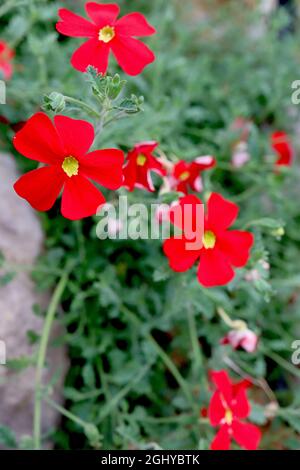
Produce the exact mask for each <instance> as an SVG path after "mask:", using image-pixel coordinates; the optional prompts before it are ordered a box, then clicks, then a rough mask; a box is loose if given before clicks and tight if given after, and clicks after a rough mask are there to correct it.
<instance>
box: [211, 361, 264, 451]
mask: <svg viewBox="0 0 300 470" xmlns="http://www.w3.org/2000/svg"><path fill="white" fill-rule="evenodd" d="M211 378H212V381H213V382H214V385H215V387H216V391H215V392H214V394H213V395H212V397H211V400H210V404H209V409H208V416H209V420H210V423H211V425H212V426H220V429H219V430H218V432H217V434H216V436H215V438H214V440H213V441H212V443H211V449H212V450H228V449H229V448H230V441H231V439H232V438H233V439H234V440H235V441H236V442H237V443H238V444H239V445H240V446H241V447H243V448H245V449H247V450H256V449H257V448H258V446H259V442H260V439H261V432H260V430H259V428H258V427H257V426H254V424H250V423H245V422H243V421H241V420H242V419H245V418H247V417H248V416H249V414H250V405H249V401H248V399H247V395H246V389H247V388H248V387H249V386H250V385H251V384H250V383H249V381H246V380H243V381H241V382H239V383H233V382H231V381H230V378H229V377H228V374H227V372H226V371H224V370H222V371H220V372H212V374H211Z"/></svg>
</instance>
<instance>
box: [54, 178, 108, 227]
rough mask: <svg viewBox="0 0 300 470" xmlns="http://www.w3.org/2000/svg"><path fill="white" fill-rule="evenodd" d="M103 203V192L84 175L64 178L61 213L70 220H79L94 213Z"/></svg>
mask: <svg viewBox="0 0 300 470" xmlns="http://www.w3.org/2000/svg"><path fill="white" fill-rule="evenodd" d="M104 203H105V198H104V196H103V194H102V193H101V192H100V191H99V189H97V188H96V187H95V186H94V185H93V184H92V183H90V181H89V180H88V179H87V178H85V177H84V176H81V175H78V176H72V177H71V178H68V179H66V184H65V187H64V191H63V195H62V201H61V213H62V215H63V216H64V217H66V218H67V219H70V220H79V219H83V218H84V217H90V216H92V215H95V214H96V212H97V209H98V207H99V206H101V205H102V204H104Z"/></svg>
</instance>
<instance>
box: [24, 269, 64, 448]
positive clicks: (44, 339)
mask: <svg viewBox="0 0 300 470" xmlns="http://www.w3.org/2000/svg"><path fill="white" fill-rule="evenodd" d="M69 272H70V268H69V267H68V268H66V269H65V271H64V273H63V275H62V277H61V279H60V281H59V283H58V284H57V287H56V289H55V291H54V293H53V296H52V299H51V301H50V304H49V307H48V310H47V314H46V318H45V322H44V326H43V330H42V336H41V342H40V346H39V351H38V356H37V365H36V376H35V396H34V414H33V443H34V449H35V450H38V449H40V448H41V418H42V404H41V402H42V379H43V369H44V366H45V359H46V352H47V347H48V342H49V337H50V333H51V328H52V324H53V321H54V318H55V314H56V311H57V308H58V305H59V303H60V301H61V298H62V295H63V292H64V290H65V287H66V285H67V282H68V278H69Z"/></svg>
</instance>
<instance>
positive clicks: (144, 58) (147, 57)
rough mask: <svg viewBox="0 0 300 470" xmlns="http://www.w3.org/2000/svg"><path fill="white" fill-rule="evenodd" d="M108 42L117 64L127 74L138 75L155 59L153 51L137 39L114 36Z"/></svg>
mask: <svg viewBox="0 0 300 470" xmlns="http://www.w3.org/2000/svg"><path fill="white" fill-rule="evenodd" d="M110 44H111V48H112V51H113V53H114V55H115V57H116V59H117V62H118V64H119V65H120V67H121V68H122V69H123V70H124V72H125V73H127V74H128V75H132V76H134V75H138V74H139V73H141V72H142V71H143V70H144V68H145V67H146V66H147V65H149V64H151V62H153V61H154V60H155V55H154V54H153V52H152V51H151V50H150V49H149V48H148V47H147V46H146V45H145V44H143V43H142V42H141V41H139V40H138V39H134V38H130V37H125V36H116V37H115V38H114V39H113V41H111V43H110Z"/></svg>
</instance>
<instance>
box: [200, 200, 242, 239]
mask: <svg viewBox="0 0 300 470" xmlns="http://www.w3.org/2000/svg"><path fill="white" fill-rule="evenodd" d="M238 212H239V208H238V206H237V205H236V204H234V203H233V202H231V201H228V200H227V199H225V198H223V196H221V194H218V193H212V194H211V196H210V198H209V200H208V203H207V223H208V225H209V228H210V229H214V230H216V231H218V230H224V229H226V228H228V227H229V226H230V225H232V224H233V222H234V221H235V219H236V218H237V216H238Z"/></svg>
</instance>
